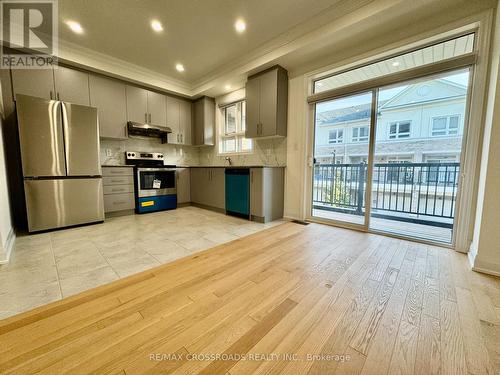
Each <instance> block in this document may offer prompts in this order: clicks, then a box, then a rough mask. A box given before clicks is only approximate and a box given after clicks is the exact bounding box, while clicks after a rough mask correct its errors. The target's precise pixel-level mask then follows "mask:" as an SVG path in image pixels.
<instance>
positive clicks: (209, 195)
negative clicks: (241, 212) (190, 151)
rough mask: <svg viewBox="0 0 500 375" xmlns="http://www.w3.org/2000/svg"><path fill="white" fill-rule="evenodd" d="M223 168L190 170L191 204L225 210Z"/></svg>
mask: <svg viewBox="0 0 500 375" xmlns="http://www.w3.org/2000/svg"><path fill="white" fill-rule="evenodd" d="M225 190H226V189H225V175H224V168H191V202H193V203H196V204H200V205H202V206H207V207H212V208H218V209H221V210H224V209H225V198H226V192H225Z"/></svg>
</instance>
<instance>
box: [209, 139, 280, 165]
mask: <svg viewBox="0 0 500 375" xmlns="http://www.w3.org/2000/svg"><path fill="white" fill-rule="evenodd" d="M226 156H229V157H230V158H231V161H232V164H233V165H238V166H245V165H259V166H260V165H263V166H269V167H284V166H285V165H286V138H273V139H259V140H254V141H253V152H251V153H248V154H240V155H238V154H234V155H220V154H218V152H217V147H216V146H214V147H205V148H201V149H200V165H202V166H220V165H228V162H227V161H226V160H225V158H226Z"/></svg>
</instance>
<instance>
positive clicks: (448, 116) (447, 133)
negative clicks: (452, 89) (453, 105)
mask: <svg viewBox="0 0 500 375" xmlns="http://www.w3.org/2000/svg"><path fill="white" fill-rule="evenodd" d="M452 117H456V118H457V119H458V120H457V127H456V129H451V130H452V131H453V130H456V134H450V120H451V118H452ZM442 118H444V119H446V124H445V128H444V129H443V130H434V120H436V119H442ZM460 118H461V116H460V114H459V113H458V114H452V115H443V116H433V117H431V124H430V127H429V130H430V134H429V136H430V137H432V138H441V137H458V136H459V135H460V134H459V130H460ZM438 132H439V133H441V132H445V134H434V133H438Z"/></svg>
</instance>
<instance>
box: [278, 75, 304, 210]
mask: <svg viewBox="0 0 500 375" xmlns="http://www.w3.org/2000/svg"><path fill="white" fill-rule="evenodd" d="M306 82H307V81H306V78H305V77H304V76H299V77H295V78H292V79H290V81H289V84H288V129H287V149H288V152H287V155H286V165H287V168H286V169H285V213H284V215H285V217H286V218H289V219H298V220H303V219H304V218H305V208H304V203H305V202H304V196H305V191H304V189H305V183H306V179H305V165H306V146H307V134H308V132H307V129H306V125H307V116H308V104H307V102H306V94H307V86H306Z"/></svg>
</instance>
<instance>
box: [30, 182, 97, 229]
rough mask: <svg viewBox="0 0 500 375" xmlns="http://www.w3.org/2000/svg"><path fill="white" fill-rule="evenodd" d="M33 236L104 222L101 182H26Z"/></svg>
mask: <svg viewBox="0 0 500 375" xmlns="http://www.w3.org/2000/svg"><path fill="white" fill-rule="evenodd" d="M24 189H25V193H26V207H27V214H28V229H29V231H30V232H36V231H41V230H47V229H53V228H62V227H67V226H71V225H78V224H85V223H92V222H98V221H103V220H104V207H103V191H102V180H101V179H100V178H78V179H51V180H25V181H24Z"/></svg>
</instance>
